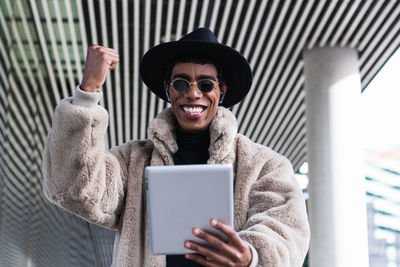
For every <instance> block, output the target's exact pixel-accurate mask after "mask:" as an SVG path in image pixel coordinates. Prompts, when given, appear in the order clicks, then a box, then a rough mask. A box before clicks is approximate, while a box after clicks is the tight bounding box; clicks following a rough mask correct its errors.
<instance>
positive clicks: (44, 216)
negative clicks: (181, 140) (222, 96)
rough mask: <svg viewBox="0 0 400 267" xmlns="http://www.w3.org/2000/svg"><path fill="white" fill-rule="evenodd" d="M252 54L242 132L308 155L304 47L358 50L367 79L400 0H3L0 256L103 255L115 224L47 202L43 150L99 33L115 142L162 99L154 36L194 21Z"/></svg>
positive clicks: (47, 260) (290, 153) (389, 50)
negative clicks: (156, 82) (116, 56)
mask: <svg viewBox="0 0 400 267" xmlns="http://www.w3.org/2000/svg"><path fill="white" fill-rule="evenodd" d="M203 26H205V27H209V28H211V29H212V30H213V31H214V32H215V34H216V36H217V37H218V39H219V40H220V41H221V42H223V43H226V44H228V45H230V46H232V47H234V48H236V49H237V50H239V51H240V52H241V53H243V54H244V55H245V56H246V57H247V58H248V60H249V62H250V64H251V66H252V68H253V71H254V85H253V87H252V90H251V92H250V93H249V95H248V96H247V98H246V99H245V100H244V101H242V102H241V103H240V104H238V105H236V106H234V107H233V108H232V111H233V112H234V113H235V114H236V116H237V118H238V121H239V125H240V132H241V133H244V134H245V135H247V136H249V137H250V138H251V139H253V140H254V141H256V142H259V143H262V144H265V145H268V146H270V147H272V148H273V149H275V150H277V151H278V152H280V153H282V154H284V155H286V156H287V157H288V158H289V159H290V160H291V161H292V163H293V165H294V168H295V170H297V169H298V168H299V167H300V166H301V164H302V163H303V162H304V161H306V152H307V151H306V139H305V134H306V128H305V102H304V90H303V87H304V77H303V73H302V72H303V64H304V63H303V59H302V53H303V51H304V50H305V49H312V48H313V47H318V46H340V47H344V46H346V47H352V48H355V49H357V50H358V51H359V55H360V72H361V77H362V81H361V82H362V88H365V87H366V86H367V85H368V83H369V82H370V81H371V79H372V78H373V77H374V75H376V73H377V71H378V70H379V69H380V68H381V67H382V65H383V64H384V63H385V62H386V61H387V60H388V58H389V57H390V56H391V55H392V54H393V53H394V51H395V50H396V49H398V48H399V46H400V1H398V0H391V1H371V0H366V1H317V0H314V1H312V0H309V1H307V0H301V1H300V0H292V1H290V0H285V1H277V0H271V1H267V0H247V1H244V0H235V1H234V0H165V1H162V0H152V1H151V0H147V1H145V0H142V1H136V0H135V1H133V0H118V1H111V0H98V1H97V0H71V1H69V0H1V1H0V155H1V156H0V177H1V179H0V190H1V191H0V192H1V194H0V266H26V265H29V266H103V265H104V266H107V265H109V263H110V259H111V248H112V241H110V240H112V239H113V233H112V232H109V231H106V230H102V229H100V228H98V227H96V226H93V225H90V224H88V223H86V222H84V221H83V220H81V219H79V218H77V217H75V216H73V215H71V214H69V213H67V212H65V211H63V210H61V209H59V208H57V207H54V206H52V205H49V204H48V203H47V201H46V200H44V198H43V195H42V193H41V190H42V189H41V158H42V157H41V152H42V150H43V145H44V142H45V138H46V135H47V133H48V131H49V128H50V126H51V120H52V115H53V110H54V107H55V105H56V104H57V103H58V102H59V101H60V99H62V98H64V97H67V96H70V95H71V94H72V92H73V88H74V87H75V85H76V84H79V82H80V80H81V78H82V71H83V67H84V61H85V54H86V50H87V47H88V45H90V44H92V43H96V44H101V45H104V46H109V47H114V48H115V49H116V50H118V51H119V53H120V58H121V61H120V63H119V64H118V66H117V68H116V69H115V70H114V71H113V72H111V73H110V75H109V78H108V79H107V81H106V83H105V85H104V87H103V91H104V96H105V97H104V99H103V100H102V101H101V104H102V105H104V106H105V107H106V108H107V109H108V111H109V114H110V125H109V129H108V144H109V145H110V146H112V145H116V144H119V143H122V142H125V141H127V140H129V139H132V138H145V137H146V127H147V125H148V122H149V121H150V120H151V118H153V117H154V116H155V115H156V114H157V113H158V112H160V111H161V110H162V109H163V108H165V107H166V103H164V102H162V101H160V100H158V99H157V98H156V97H155V96H154V95H153V94H151V93H150V92H149V90H147V88H146V87H145V86H144V84H143V83H142V82H141V80H140V77H139V71H138V66H139V62H140V58H141V56H142V55H143V54H144V52H145V51H147V50H148V49H149V48H151V47H152V46H154V45H156V44H158V43H160V42H165V41H170V40H175V39H178V38H180V37H181V36H182V35H183V34H185V33H187V32H190V31H191V30H193V29H195V28H198V27H203Z"/></svg>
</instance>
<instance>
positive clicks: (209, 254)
mask: <svg viewBox="0 0 400 267" xmlns="http://www.w3.org/2000/svg"><path fill="white" fill-rule="evenodd" d="M185 247H186V248H187V249H190V250H193V251H196V252H197V253H198V254H200V255H202V256H204V257H205V258H208V259H213V260H214V261H216V262H218V263H221V264H226V263H227V262H228V261H229V258H227V257H225V256H223V255H221V254H220V253H217V252H215V251H213V250H212V249H211V248H206V247H204V246H202V245H199V244H197V243H195V242H191V241H186V242H185Z"/></svg>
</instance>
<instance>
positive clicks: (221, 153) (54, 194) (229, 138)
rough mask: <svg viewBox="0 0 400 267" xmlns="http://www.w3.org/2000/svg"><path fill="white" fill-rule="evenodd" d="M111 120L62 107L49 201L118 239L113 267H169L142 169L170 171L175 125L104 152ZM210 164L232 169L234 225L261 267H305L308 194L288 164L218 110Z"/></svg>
mask: <svg viewBox="0 0 400 267" xmlns="http://www.w3.org/2000/svg"><path fill="white" fill-rule="evenodd" d="M107 123H108V114H107V111H106V110H105V109H103V108H102V107H101V106H99V105H96V106H92V107H89V108H87V107H82V106H79V105H74V104H72V98H67V99H64V100H63V101H61V102H60V104H59V105H58V106H57V108H56V110H55V114H54V118H53V126H52V129H51V131H50V133H49V136H48V139H47V142H46V147H45V151H44V163H43V175H44V183H43V188H44V193H45V195H46V197H47V198H48V199H49V200H50V201H51V202H53V203H54V204H56V205H59V206H61V207H63V208H65V209H67V210H69V211H71V212H73V213H74V214H76V215H78V216H80V217H82V218H84V219H86V220H88V221H90V222H92V223H95V224H98V225H101V226H104V227H106V228H109V229H114V230H116V231H117V236H116V239H115V244H114V253H113V266H151V267H158V266H160V267H161V266H165V256H159V255H158V256H155V255H152V254H151V251H150V244H149V232H148V225H147V213H146V198H145V195H146V194H145V188H144V167H145V166H148V165H171V164H173V159H172V154H173V153H174V152H176V151H177V149H178V147H177V144H176V141H175V128H176V121H175V117H174V115H173V113H172V111H171V110H170V109H166V110H164V111H163V112H162V113H160V114H159V115H158V117H157V118H155V119H154V120H153V121H152V122H151V124H150V127H149V129H148V136H149V140H142V141H131V142H129V143H126V144H123V145H121V146H118V147H115V148H113V149H111V151H110V152H108V151H105V149H104V147H105V145H104V134H105V131H106V127H107ZM210 137H211V140H210V144H211V145H210V148H209V153H210V158H209V160H208V163H209V164H213V163H229V164H233V169H234V174H235V180H234V207H235V214H234V224H235V230H236V231H237V232H238V234H239V235H240V237H241V238H242V239H243V240H245V241H247V242H248V243H249V244H250V245H251V247H252V249H253V253H254V249H255V250H256V255H255V256H257V255H258V266H273V267H276V266H296V267H297V266H301V265H302V263H303V260H304V257H305V255H306V253H307V250H308V243H309V226H308V221H307V214H306V209H305V203H304V199H303V196H302V192H301V190H300V188H299V185H298V184H297V182H296V180H295V178H294V175H293V170H292V166H291V164H290V163H289V161H288V160H287V159H286V158H284V157H283V156H281V155H279V154H277V153H275V152H274V151H272V150H271V149H269V148H267V147H265V146H262V145H258V144H255V143H253V142H252V141H250V140H249V139H248V138H246V137H245V136H243V135H240V134H238V133H237V122H236V119H235V117H234V115H233V114H232V113H231V112H230V111H229V110H227V109H225V108H222V107H220V108H219V109H218V112H217V115H216V117H215V118H214V120H213V121H212V123H211V125H210Z"/></svg>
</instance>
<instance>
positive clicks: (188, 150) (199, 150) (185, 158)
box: [167, 129, 210, 267]
mask: <svg viewBox="0 0 400 267" xmlns="http://www.w3.org/2000/svg"><path fill="white" fill-rule="evenodd" d="M176 141H177V144H178V151H177V152H176V153H175V154H173V155H172V157H173V159H174V163H175V165H184V164H206V163H207V160H208V158H209V157H210V155H209V153H208V148H209V146H210V132H209V130H208V129H207V130H205V131H202V132H197V133H188V132H183V131H179V130H178V132H177V136H176ZM182 246H183V244H182ZM181 266H182V267H183V266H185V267H198V266H202V265H200V264H198V263H197V262H194V261H191V260H187V259H186V258H185V256H184V255H167V267H181Z"/></svg>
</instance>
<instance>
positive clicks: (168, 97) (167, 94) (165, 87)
mask: <svg viewBox="0 0 400 267" xmlns="http://www.w3.org/2000/svg"><path fill="white" fill-rule="evenodd" d="M164 89H165V95H166V96H167V101H168V102H171V97H170V95H169V92H168V90H169V83H168V82H167V81H164Z"/></svg>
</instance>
